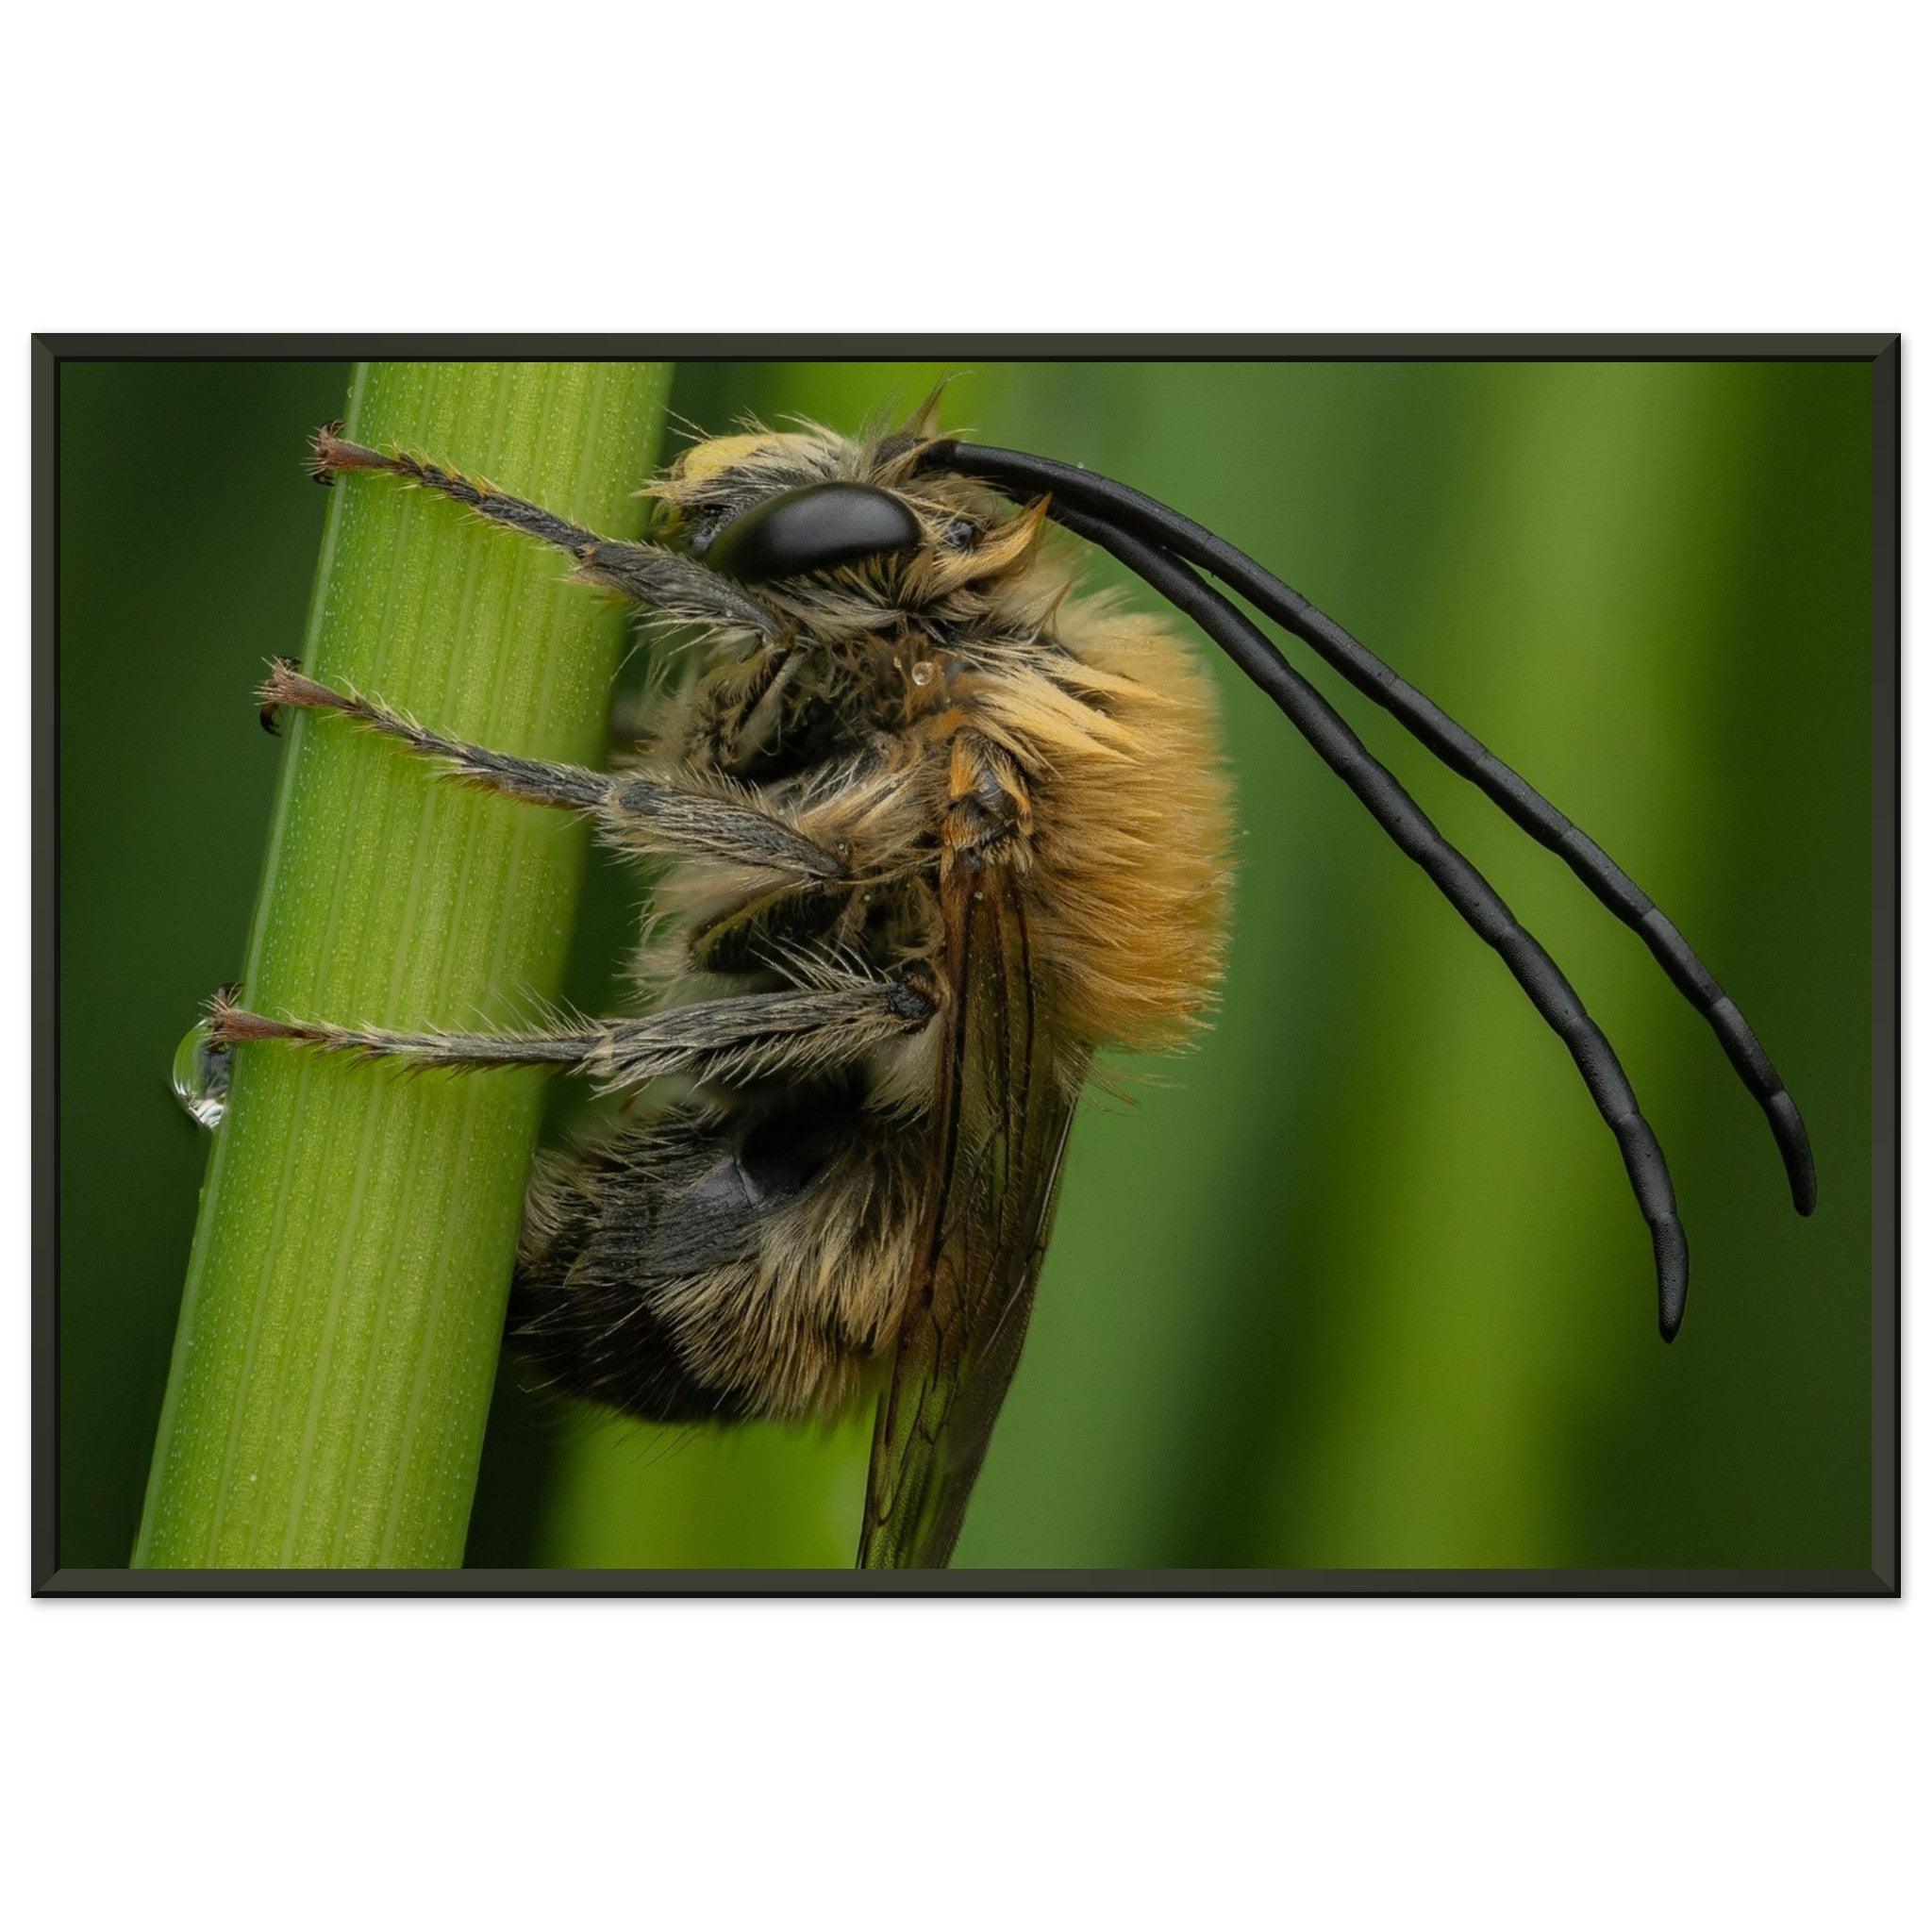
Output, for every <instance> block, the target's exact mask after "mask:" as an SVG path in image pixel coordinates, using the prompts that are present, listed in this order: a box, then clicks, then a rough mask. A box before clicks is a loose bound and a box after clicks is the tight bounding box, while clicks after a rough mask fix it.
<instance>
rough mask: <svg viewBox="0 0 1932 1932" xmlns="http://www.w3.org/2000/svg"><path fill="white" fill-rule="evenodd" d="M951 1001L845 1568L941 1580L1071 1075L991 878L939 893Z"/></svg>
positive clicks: (1014, 920) (1023, 1299) (1020, 1309)
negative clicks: (901, 1311) (900, 1307)
mask: <svg viewBox="0 0 1932 1932" xmlns="http://www.w3.org/2000/svg"><path fill="white" fill-rule="evenodd" d="M941 902H942V908H943V915H944V930H945V958H944V959H943V960H942V962H941V966H942V971H943V973H944V974H945V977H946V979H947V981H948V983H949V986H950V988H951V991H952V994H953V997H952V1000H951V1003H950V1005H949V1007H948V1008H947V1010H946V1015H945V1020H944V1024H945V1025H946V1027H947V1028H948V1032H947V1038H946V1041H945V1045H944V1049H943V1051H942V1054H941V1068H940V1074H939V1079H938V1083H937V1085H938V1092H937V1095H936V1102H935V1108H934V1122H935V1127H934V1131H935V1133H936V1134H937V1135H938V1137H939V1151H938V1167H937V1171H936V1174H935V1179H934V1183H933V1188H932V1191H931V1194H930V1196H929V1199H928V1207H927V1215H926V1223H925V1238H924V1246H923V1251H922V1252H923V1259H922V1262H921V1265H920V1268H919V1272H918V1274H917V1275H916V1277H915V1279H914V1281H913V1284H912V1291H911V1302H910V1305H909V1307H908V1312H907V1315H906V1319H905V1323H904V1325H903V1326H902V1328H901V1330H900V1335H899V1346H898V1354H897V1356H896V1357H895V1359H894V1362H893V1366H892V1378H891V1385H890V1386H889V1387H888V1389H887V1390H886V1391H885V1393H884V1394H883V1395H882V1396H881V1397H880V1400H879V1407H878V1415H877V1419H876V1421H875V1422H874V1424H873V1438H872V1468H871V1472H870V1474H869V1475H868V1477H867V1480H866V1494H865V1524H864V1527H863V1529H862V1531H861V1533H860V1536H859V1545H858V1566H859V1568H861V1569H865V1570H896V1569H941V1568H943V1567H944V1565H945V1564H946V1562H947V1561H948V1560H949V1559H950V1557H952V1554H953V1546H954V1544H955V1543H956V1542H957V1541H958V1538H959V1525H960V1523H961V1521H962V1520H963V1519H964V1517H965V1514H966V1502H967V1498H968V1497H969V1496H970V1495H971V1494H972V1493H973V1485H974V1481H975V1480H976V1479H977V1477H978V1475H979V1466H980V1464H981V1462H983V1461H984V1460H985V1457H986V1446H987V1443H988V1441H989V1440H990V1439H991V1435H992V1426H993V1423H994V1421H995V1420H996V1419H997V1418H998V1415H999V1411H1000V1405H1001V1403H1002V1402H1004V1401H1005V1399H1006V1394H1007V1390H1008V1385H1009V1384H1010V1383H1011V1382H1012V1379H1013V1371H1014V1369H1015V1368H1016V1367H1017V1366H1018V1364H1019V1359H1020V1347H1021V1344H1022V1343H1023V1342H1024V1340H1025V1337H1026V1324H1027V1320H1028V1318H1029V1317H1030V1316H1031V1314H1032V1312H1033V1291H1034V1286H1035V1283H1036V1282H1037V1281H1038V1280H1039V1278H1040V1267H1041V1261H1042V1259H1043V1258H1044V1257H1045V1253H1046V1241H1047V1235H1048V1232H1049V1230H1050V1228H1051V1225H1052V1221H1053V1209H1054V1201H1055V1196H1056V1193H1057V1191H1058V1180H1059V1169H1060V1158H1061V1156H1062V1155H1063V1154H1064V1152H1065V1150H1066V1144H1067V1132H1068V1129H1069V1128H1070V1127H1071V1126H1072V1124H1073V1119H1074V1104H1075V1101H1076V1100H1077V1098H1078V1094H1079V1087H1080V1069H1079V1067H1078V1066H1077V1065H1073V1066H1070V1065H1069V1064H1068V1062H1067V1060H1066V1058H1065V1043H1064V1042H1063V1041H1058V1040H1057V1039H1056V1037H1055V1035H1054V1030H1053V1026H1052V1024H1051V1020H1050V1017H1049V1013H1048V1004H1049V1002H1048V992H1049V990H1048V989H1046V988H1044V987H1042V986H1041V983H1040V981H1039V979H1038V978H1037V976H1036V972H1035V966H1034V961H1033V958H1032V948H1031V945H1030V942H1029V938H1028V934H1027V929H1026V914H1025V908H1024V902H1023V900H1022V898H1021V896H1020V893H1019V891H1018V890H1017V887H1016V883H1015V881H1014V880H1013V878H1012V876H1011V874H1009V873H1008V872H1007V871H1006V870H1005V869H1004V868H996V869H994V870H991V871H989V872H986V873H980V874H974V873H970V872H968V871H967V870H966V869H965V868H963V867H962V868H961V870H960V871H959V873H958V874H955V875H954V876H953V877H952V878H951V879H949V880H948V881H947V882H946V884H945V886H944V887H942V889H941Z"/></svg>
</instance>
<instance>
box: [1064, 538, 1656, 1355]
mask: <svg viewBox="0 0 1932 1932" xmlns="http://www.w3.org/2000/svg"><path fill="white" fill-rule="evenodd" d="M1055 513H1056V515H1057V517H1058V520H1059V521H1060V522H1062V523H1064V524H1065V525H1066V526H1067V528H1068V529H1070V530H1072V531H1074V533H1075V534H1076V535H1077V536H1081V537H1084V538H1086V540H1087V541H1089V542H1090V543H1094V544H1097V545H1099V547H1100V548H1101V549H1103V550H1105V551H1108V553H1109V554H1110V555H1112V556H1114V557H1117V558H1120V560H1121V561H1122V562H1123V563H1124V564H1125V565H1126V566H1127V568H1128V569H1129V570H1131V571H1133V572H1134V573H1135V574H1136V575H1138V576H1140V577H1142V578H1143V579H1145V581H1146V582H1147V583H1149V584H1150V585H1152V586H1153V588H1154V589H1155V590H1157V591H1159V592H1160V594H1161V595H1162V596H1163V597H1165V598H1166V599H1167V600H1168V602H1169V603H1171V604H1172V605H1174V608H1176V609H1177V610H1179V611H1181V612H1182V613H1183V614H1185V615H1186V616H1188V617H1191V618H1192V619H1193V621H1194V622H1195V623H1196V624H1198V625H1200V626H1201V628H1202V629H1203V630H1204V631H1206V632H1207V633H1208V636H1209V637H1210V638H1212V639H1213V640H1214V641H1215V642H1216V643H1217V644H1219V645H1220V646H1221V648H1222V649H1223V650H1224V651H1225V652H1226V653H1227V654H1228V656H1229V657H1230V658H1233V659H1234V660H1235V662H1236V663H1237V664H1239V665H1240V666H1241V669H1242V670H1243V671H1245V672H1246V673H1247V675H1249V676H1250V677H1251V678H1253V679H1254V681H1255V682H1256V683H1257V685H1259V686H1260V687H1261V689H1262V690H1263V691H1266V692H1267V693H1268V695H1269V696H1270V697H1271V698H1273V699H1274V702H1275V703H1276V704H1277V705H1278V706H1279V707H1280V708H1281V709H1282V710H1283V711H1284V712H1286V713H1287V715H1288V719H1289V722H1290V723H1291V724H1293V726H1294V727H1295V729H1296V730H1297V731H1299V732H1300V733H1301V734H1302V736H1303V737H1304V738H1306V739H1307V741H1308V742H1309V743H1310V744H1311V745H1312V746H1313V747H1314V749H1315V752H1316V754H1317V755H1318V756H1319V757H1320V758H1321V759H1322V761H1323V762H1324V764H1325V765H1327V767H1328V768H1329V770H1330V771H1332V772H1334V773H1335V774H1336V775H1337V776H1338V777H1339V778H1341V781H1342V783H1343V784H1344V785H1346V786H1347V787H1348V789H1349V790H1350V791H1353V792H1354V793H1355V795H1356V796H1357V798H1358V799H1360V800H1361V802H1362V803H1363V804H1364V805H1365V806H1367V807H1368V808H1369V811H1370V813H1371V814H1372V815H1373V817H1374V820H1375V823H1376V824H1379V825H1380V826H1381V827H1382V829H1383V830H1384V831H1385V832H1387V833H1388V834H1389V836H1390V837H1391V839H1393V840H1394V841H1395V842H1396V844H1397V845H1399V846H1400V847H1401V848H1402V850H1403V851H1404V852H1405V853H1407V855H1408V857H1409V858H1412V859H1414V860H1415V862H1416V863H1417V864H1418V865H1419V866H1421V867H1422V869H1423V870H1424V872H1425V873H1426V874H1428V875H1429V877H1430V879H1431V880H1432V881H1434V883H1435V886H1436V888H1437V890H1438V891H1440V892H1441V894H1442V896H1443V897H1444V898H1445V899H1447V900H1448V901H1449V903H1450V905H1452V906H1453V907H1455V908H1456V910H1457V912H1458V913H1460V914H1461V916H1462V918H1463V919H1464V920H1465V921H1466V922H1467V923H1468V924H1469V925H1470V927H1471V928H1472V929H1473V930H1474V933H1475V934H1476V936H1477V938H1479V939H1480V940H1482V941H1483V942H1484V943H1485V944H1487V945H1489V946H1491V947H1493V948H1494V949H1495V950H1496V952H1497V953H1499V954H1500V955H1501V956H1502V958H1503V963H1504V964H1505V965H1506V966H1507V967H1508V969H1509V971H1510V972H1511V973H1512V974H1515V975H1516V980H1517V983H1518V984H1519V985H1520V986H1521V987H1522V988H1523V990H1524V992H1526V993H1527V994H1528V995H1529V998H1530V1003H1531V1004H1532V1005H1533V1006H1534V1007H1535V1008H1536V1009H1537V1011H1538V1012H1539V1013H1541V1015H1542V1016H1543V1019H1544V1020H1545V1021H1546V1022H1547V1023H1548V1024H1549V1026H1550V1027H1551V1029H1552V1030H1553V1031H1554V1032H1555V1033H1556V1035H1557V1038H1558V1039H1559V1040H1561V1041H1562V1042H1563V1044H1564V1045H1565V1046H1567V1047H1568V1048H1569V1049H1570V1055H1571V1058H1573V1059H1574V1060H1575V1062H1576V1068H1577V1071H1578V1072H1579V1073H1580V1074H1582V1075H1583V1084H1584V1085H1585V1086H1586V1087H1588V1088H1589V1089H1590V1097H1591V1099H1592V1100H1593V1101H1595V1102H1596V1106H1597V1111H1598V1112H1599V1113H1601V1114H1602V1115H1603V1117H1604V1119H1605V1121H1606V1122H1607V1124H1608V1126H1609V1129H1610V1132H1611V1133H1612V1134H1614V1135H1615V1136H1616V1137H1617V1145H1618V1147H1619V1148H1620V1149H1621V1150H1622V1152H1623V1156H1624V1167H1625V1168H1626V1169H1627V1170H1628V1172H1629V1175H1630V1185H1631V1188H1632V1189H1633V1191H1635V1193H1636V1195H1637V1204H1638V1206H1639V1207H1640V1208H1641V1209H1642V1210H1643V1218H1644V1220H1645V1221H1647V1222H1648V1223H1649V1224H1650V1236H1651V1245H1652V1248H1653V1250H1654V1252H1655V1255H1656V1259H1657V1327H1658V1329H1659V1331H1660V1332H1661V1333H1662V1335H1663V1338H1664V1340H1665V1341H1671V1340H1672V1339H1674V1336H1675V1335H1676V1333H1677V1329H1678V1327H1679V1325H1680V1324H1682V1322H1683V1320H1684V1301H1685V1297H1686V1295H1687V1293H1688V1292H1689V1290H1690V1277H1691V1254H1690V1245H1689V1242H1688V1241H1686V1239H1685V1235H1684V1227H1683V1224H1682V1223H1681V1222H1680V1221H1679V1220H1678V1218H1677V1199H1676V1192H1675V1190H1674V1188H1673V1187H1672V1185H1671V1171H1670V1168H1669V1167H1668V1166H1667V1165H1666V1163H1665V1161H1664V1155H1663V1149H1662V1148H1661V1147H1660V1146H1658V1144H1657V1136H1656V1134H1655V1133H1653V1132H1652V1131H1651V1126H1650V1123H1649V1122H1648V1121H1646V1120H1645V1119H1644V1118H1643V1113H1642V1110H1641V1108H1639V1106H1638V1104H1637V1095H1636V1092H1635V1091H1633V1089H1632V1088H1631V1085H1630V1081H1629V1077H1628V1075H1627V1074H1625V1073H1624V1069H1623V1065H1622V1063H1621V1062H1620V1061H1619V1060H1618V1058H1617V1055H1616V1051H1615V1049H1614V1048H1613V1047H1612V1046H1611V1045H1610V1042H1609V1041H1607V1040H1606V1039H1605V1038H1604V1035H1603V1032H1602V1029H1601V1028H1599V1027H1598V1025H1597V1024H1596V1022H1595V1021H1594V1020H1592V1019H1591V1017H1590V1015H1589V1013H1588V1012H1586V1011H1585V1010H1584V1006H1583V1002H1582V1001H1581V1000H1580V999H1579V998H1578V997H1577V996H1576V991H1575V989H1574V987H1572V986H1571V984H1570V982H1569V981H1568V980H1567V979H1565V978H1564V977H1563V974H1562V970H1561V968H1559V967H1558V966H1557V962H1556V961H1555V960H1554V959H1552V958H1550V956H1549V954H1548V953H1546V952H1545V951H1544V950H1543V948H1542V946H1541V944H1540V943H1539V942H1538V941H1537V940H1536V939H1535V938H1534V936H1533V935H1532V934H1530V933H1529V932H1528V931H1527V930H1526V929H1525V928H1524V926H1523V925H1521V924H1519V923H1518V921H1517V919H1516V915H1515V914H1514V913H1513V912H1511V911H1510V909H1509V908H1508V907H1507V905H1506V904H1505V903H1504V901H1503V898H1502V895H1501V894H1500V893H1499V892H1498V891H1496V889H1495V888H1494V887H1493V886H1492V885H1491V884H1490V882H1489V880H1488V879H1486V878H1485V877H1484V876H1483V875H1482V874H1481V873H1480V872H1478V871H1477V870H1476V868H1475V867H1474V865H1472V864H1471V863H1470V861H1469V860H1468V859H1467V858H1465V857H1464V856H1463V855H1462V854H1461V853H1460V852H1458V851H1457V849H1456V847H1455V846H1454V845H1452V844H1451V843H1450V842H1449V841H1448V840H1447V839H1445V838H1444V837H1443V836H1442V834H1441V832H1440V831H1439V830H1438V829H1437V828H1436V825H1435V824H1434V823H1433V822H1432V821H1431V820H1430V818H1429V816H1428V814H1427V813H1426V812H1424V810H1423V808H1422V807H1421V806H1419V805H1418V804H1417V803H1416V802H1415V800H1414V799H1412V798H1411V797H1410V796H1409V795H1408V793H1407V791H1404V790H1403V789H1402V786H1401V785H1400V784H1399V783H1398V782H1397V781H1396V779H1395V777H1394V775H1393V774H1391V772H1390V771H1389V769H1388V768H1387V767H1386V766H1385V765H1382V764H1379V763H1378V762H1377V761H1376V760H1375V758H1374V756H1373V755H1372V754H1371V753H1370V751H1369V749H1368V747H1367V746H1366V745H1364V744H1363V743H1362V741H1361V740H1360V739H1358V738H1357V736H1356V735H1355V733H1354V732H1353V731H1351V730H1350V729H1349V727H1348V724H1347V723H1346V722H1345V721H1344V720H1343V718H1342V716H1341V713H1340V712H1339V711H1337V710H1336V709H1335V708H1334V707H1333V706H1332V705H1330V704H1329V702H1328V701H1327V699H1326V698H1324V696H1323V695H1322V694H1321V692H1320V691H1317V690H1316V689H1315V687H1314V686H1313V685H1311V684H1310V683H1309V682H1308V681H1307V679H1306V678H1305V677H1303V676H1302V675H1301V674H1300V673H1299V672H1297V671H1296V670H1295V668H1294V667H1293V666H1292V665H1291V663H1289V661H1288V659H1287V658H1284V657H1283V656H1282V655H1281V653H1280V652H1279V651H1277V650H1276V649H1275V648H1274V645H1273V644H1271V643H1270V642H1269V641H1268V640H1267V639H1266V638H1265V637H1264V636H1263V635H1262V634H1261V632H1260V631H1259V630H1258V629H1257V628H1256V626H1255V625H1253V624H1252V623H1250V622H1249V620H1248V619H1247V618H1246V617H1245V616H1244V615H1243V614H1242V613H1241V611H1240V610H1238V609H1236V608H1235V607H1234V606H1233V605H1232V604H1230V603H1229V602H1228V601H1227V599H1226V598H1225V597H1224V596H1223V595H1222V594H1221V593H1220V591H1216V590H1215V589H1213V587H1212V586H1211V585H1209V584H1207V583H1205V582H1203V580H1202V579H1201V578H1200V577H1199V576H1197V575H1195V574H1194V573H1193V572H1192V571H1191V570H1190V569H1189V568H1188V566H1187V565H1186V564H1184V563H1181V562H1178V561H1177V560H1176V559H1175V558H1172V557H1169V556H1167V555H1166V554H1165V553H1164V552H1161V551H1158V550H1156V549H1154V548H1152V547H1151V546H1150V545H1148V544H1145V543H1142V542H1141V541H1140V540H1139V539H1138V538H1136V537H1133V536H1130V535H1128V534H1127V532H1125V531H1124V530H1118V529H1116V528H1114V526H1113V525H1111V524H1107V523H1103V522H1101V521H1100V520H1099V519H1098V518H1094V517H1089V516H1085V515H1083V514H1082V513H1080V512H1079V511H1077V510H1070V509H1068V508H1065V506H1064V505H1062V506H1060V507H1059V508H1058V509H1057V510H1056V512H1055Z"/></svg>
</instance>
